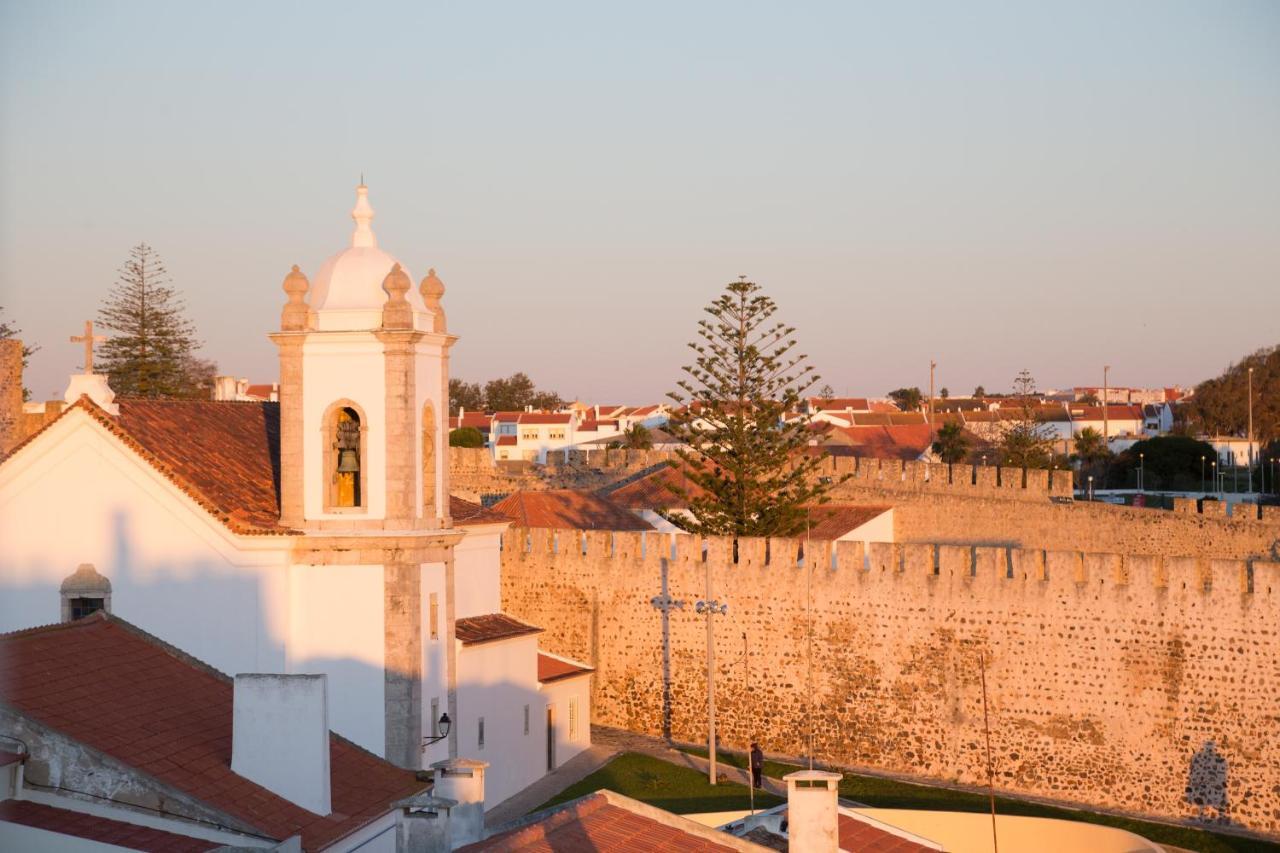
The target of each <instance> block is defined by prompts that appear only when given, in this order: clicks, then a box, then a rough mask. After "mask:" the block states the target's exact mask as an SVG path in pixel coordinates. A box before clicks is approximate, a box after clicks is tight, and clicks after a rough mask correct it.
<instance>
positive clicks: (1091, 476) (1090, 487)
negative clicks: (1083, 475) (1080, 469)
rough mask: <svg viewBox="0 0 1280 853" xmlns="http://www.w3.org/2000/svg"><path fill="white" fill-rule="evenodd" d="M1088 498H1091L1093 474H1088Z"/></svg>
mask: <svg viewBox="0 0 1280 853" xmlns="http://www.w3.org/2000/svg"><path fill="white" fill-rule="evenodd" d="M1089 500H1093V475H1092V474H1090V475H1089Z"/></svg>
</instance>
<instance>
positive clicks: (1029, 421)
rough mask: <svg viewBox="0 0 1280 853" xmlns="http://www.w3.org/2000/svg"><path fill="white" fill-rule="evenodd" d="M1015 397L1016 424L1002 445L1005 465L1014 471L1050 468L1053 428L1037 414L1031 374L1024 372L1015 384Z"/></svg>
mask: <svg viewBox="0 0 1280 853" xmlns="http://www.w3.org/2000/svg"><path fill="white" fill-rule="evenodd" d="M1013 396H1014V397H1016V398H1017V406H1016V408H1015V409H1014V411H1016V412H1017V420H1015V421H1014V422H1013V423H1012V425H1011V426H1010V427H1009V428H1008V429H1007V430H1006V431H1005V433H1004V436H1003V438H1002V439H1001V441H1000V450H1001V453H1002V454H1003V456H1004V464H1005V465H1008V466H1010V467H1013V468H1048V467H1049V465H1050V464H1051V463H1052V462H1053V452H1052V450H1053V436H1052V427H1051V426H1050V425H1049V424H1047V423H1045V422H1044V421H1043V420H1041V419H1040V417H1039V415H1038V412H1037V410H1036V404H1037V403H1038V401H1039V400H1038V397H1037V395H1036V380H1035V378H1034V377H1033V376H1032V375H1031V372H1030V371H1028V370H1022V371H1021V372H1020V373H1018V375H1017V377H1016V378H1015V379H1014V380H1013Z"/></svg>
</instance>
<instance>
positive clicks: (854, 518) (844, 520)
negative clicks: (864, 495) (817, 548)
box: [809, 504, 893, 540]
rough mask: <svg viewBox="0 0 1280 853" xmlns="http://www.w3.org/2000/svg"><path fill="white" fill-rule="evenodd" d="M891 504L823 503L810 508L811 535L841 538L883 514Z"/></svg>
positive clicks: (815, 537) (816, 537) (823, 537)
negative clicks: (854, 504)
mask: <svg viewBox="0 0 1280 853" xmlns="http://www.w3.org/2000/svg"><path fill="white" fill-rule="evenodd" d="M891 509H893V507H891V506H853V505H851V504H823V505H821V506H816V507H813V508H812V509H810V510H809V536H810V537H812V538H814V539H832V540H834V539H839V538H840V537H841V536H844V535H845V534H846V533H848V532H849V531H851V530H855V529H857V528H859V527H861V526H862V525H864V524H866V523H867V522H868V521H870V520H871V519H873V518H875V517H876V516H878V515H883V514H884V513H886V512H888V511H889V510H891Z"/></svg>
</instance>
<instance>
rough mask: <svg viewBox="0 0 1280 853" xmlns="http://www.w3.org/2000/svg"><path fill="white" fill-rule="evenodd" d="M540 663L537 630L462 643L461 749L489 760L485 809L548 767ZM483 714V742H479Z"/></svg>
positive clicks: (524, 785)
mask: <svg viewBox="0 0 1280 853" xmlns="http://www.w3.org/2000/svg"><path fill="white" fill-rule="evenodd" d="M537 667H538V638H537V635H536V634H534V635H531V636H525V637H517V638H514V639H510V640H499V641H497V642H493V643H482V644H480V645H473V646H461V644H460V647H459V652H458V718H459V721H460V725H461V727H460V729H459V731H458V754H459V755H465V756H468V757H470V758H479V759H482V760H484V761H488V762H490V766H489V769H488V770H487V771H486V773H485V790H484V805H485V808H486V809H488V808H492V807H493V806H495V805H497V804H498V803H500V802H502V801H503V800H505V799H507V798H508V797H510V796H511V795H513V794H515V793H516V792H518V791H520V790H522V789H523V788H525V787H526V786H528V785H529V784H530V783H532V782H533V781H535V780H536V779H539V778H540V777H541V776H542V775H543V774H544V773H545V772H546V705H545V702H544V701H543V699H542V696H541V695H540V694H539V692H538V681H537ZM526 706H528V708H529V729H528V733H527V734H526V733H525V728H524V719H525V717H524V714H525V711H524V709H525V707H526ZM481 718H483V719H484V746H483V747H481V746H480V742H479V726H480V719H481Z"/></svg>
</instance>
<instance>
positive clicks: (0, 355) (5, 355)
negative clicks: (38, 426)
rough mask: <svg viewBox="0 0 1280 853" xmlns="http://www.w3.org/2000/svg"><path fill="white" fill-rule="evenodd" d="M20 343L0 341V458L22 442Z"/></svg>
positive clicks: (10, 340) (12, 340)
mask: <svg viewBox="0 0 1280 853" xmlns="http://www.w3.org/2000/svg"><path fill="white" fill-rule="evenodd" d="M22 438H23V421H22V341H19V340H15V339H13V338H10V339H8V340H3V341H0V456H4V455H5V454H6V453H8V452H9V450H10V449H11V448H13V446H14V445H16V444H17V443H18V442H20V441H22Z"/></svg>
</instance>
